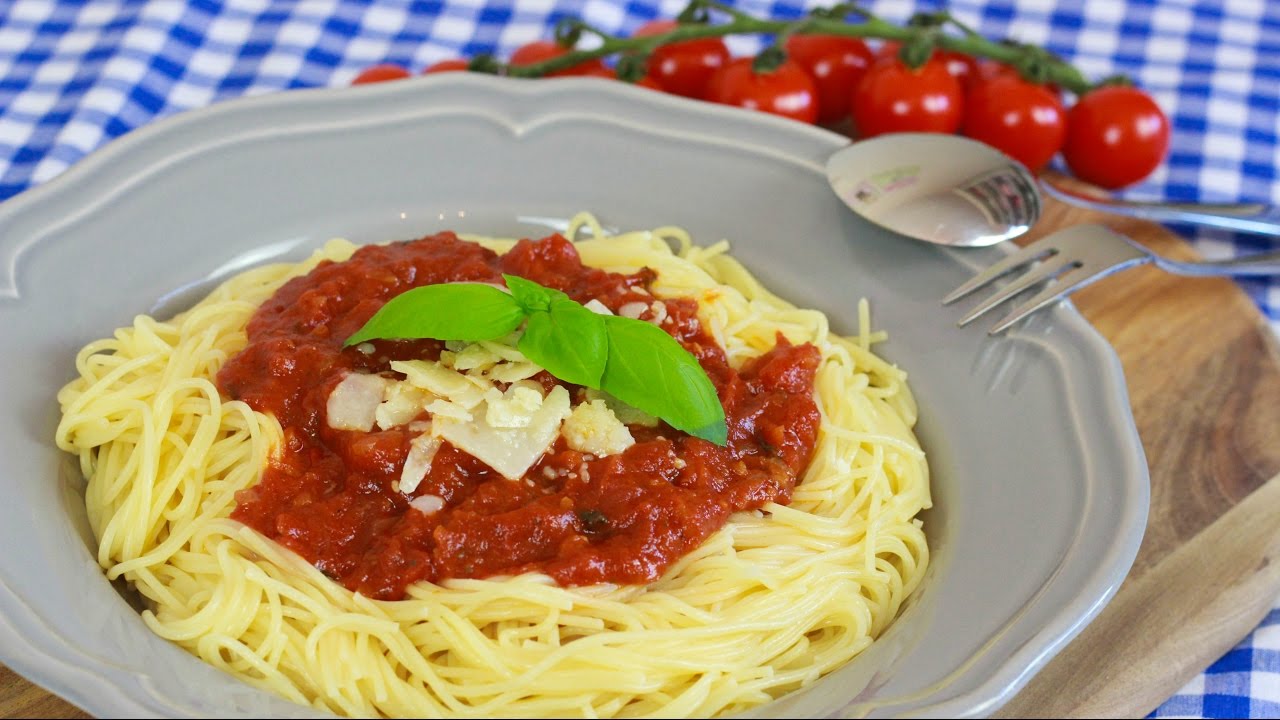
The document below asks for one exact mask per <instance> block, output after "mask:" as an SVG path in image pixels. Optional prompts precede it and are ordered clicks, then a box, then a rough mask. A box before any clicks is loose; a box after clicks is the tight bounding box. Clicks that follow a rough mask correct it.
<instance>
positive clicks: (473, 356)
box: [453, 343, 502, 371]
mask: <svg viewBox="0 0 1280 720" xmlns="http://www.w3.org/2000/svg"><path fill="white" fill-rule="evenodd" d="M501 359H502V358H501V357H499V356H498V354H497V353H495V352H493V351H491V350H489V349H488V348H486V347H485V346H484V345H483V344H481V343H476V344H474V345H468V346H466V347H465V348H463V349H462V351H461V352H459V353H458V356H457V357H455V358H454V360H453V369H455V370H481V371H484V370H488V369H489V368H491V367H493V366H494V365H497V364H498V361H499V360H501Z"/></svg>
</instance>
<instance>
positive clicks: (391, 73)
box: [351, 63, 411, 85]
mask: <svg viewBox="0 0 1280 720" xmlns="http://www.w3.org/2000/svg"><path fill="white" fill-rule="evenodd" d="M410 76H411V74H410V72H409V71H408V70H405V69H404V68H402V67H400V66H399V65H392V64H391V63H382V64H380V65H372V66H370V67H367V68H365V69H364V71H363V72H361V73H360V74H359V75H357V76H356V79H355V80H352V81H351V84H352V85H368V84H369V83H379V82H386V81H388V80H403V79H405V78H407V77H410Z"/></svg>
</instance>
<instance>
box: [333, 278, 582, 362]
mask: <svg viewBox="0 0 1280 720" xmlns="http://www.w3.org/2000/svg"><path fill="white" fill-rule="evenodd" d="M587 312H591V311H590V310H588V311H587ZM523 320H524V311H523V310H522V309H521V307H520V304H519V303H517V302H516V300H515V298H513V297H512V296H511V295H508V294H507V293H505V292H503V291H502V290H500V289H498V288H496V287H494V286H492V285H484V284H482V283H445V284H441V285H424V286H422V287H416V288H413V289H412V290H406V291H405V292H402V293H400V294H399V295H397V296H395V297H393V298H391V300H389V301H388V302H387V304H386V305H383V306H382V307H381V308H379V309H378V312H376V313H374V314H373V317H371V318H369V322H367V323H365V324H364V327H362V328H360V329H359V330H358V331H356V334H354V335H352V336H351V337H349V338H347V341H346V342H345V343H343V347H348V346H351V345H355V344H357V343H362V342H364V341H366V340H374V339H378V338H385V339H410V338H414V339H416V338H434V339H436V340H466V341H471V342H475V341H479V340H496V339H497V338H500V337H502V336H503V335H506V334H507V333H509V332H511V331H512V330H515V329H516V328H518V327H520V323H521V321H523Z"/></svg>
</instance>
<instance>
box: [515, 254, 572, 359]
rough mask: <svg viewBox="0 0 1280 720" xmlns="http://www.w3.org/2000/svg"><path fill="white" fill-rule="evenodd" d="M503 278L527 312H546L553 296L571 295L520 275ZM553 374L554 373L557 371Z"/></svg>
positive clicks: (566, 296) (564, 296)
mask: <svg viewBox="0 0 1280 720" xmlns="http://www.w3.org/2000/svg"><path fill="white" fill-rule="evenodd" d="M502 279H503V280H506V281H507V289H508V290H510V291H511V297H513V298H515V299H516V302H517V303H519V304H520V307H522V308H524V311H525V313H533V312H537V311H539V310H541V311H544V312H545V311H546V310H548V309H549V308H550V306H551V300H552V298H556V297H560V298H565V299H568V297H569V296H568V295H565V294H564V293H562V292H560V291H559V290H552V289H551V288H549V287H543V286H541V285H539V284H538V283H536V282H534V281H532V280H526V279H524V278H522V277H520V276H519V275H503V276H502ZM544 367H545V366H544ZM552 374H553V375H554V374H555V373H552ZM562 379H563V378H562Z"/></svg>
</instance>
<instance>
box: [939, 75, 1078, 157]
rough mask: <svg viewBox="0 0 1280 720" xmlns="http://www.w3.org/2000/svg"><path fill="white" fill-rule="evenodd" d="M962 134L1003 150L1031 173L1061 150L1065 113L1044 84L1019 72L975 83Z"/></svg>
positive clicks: (1065, 125) (965, 108) (1065, 127)
mask: <svg viewBox="0 0 1280 720" xmlns="http://www.w3.org/2000/svg"><path fill="white" fill-rule="evenodd" d="M964 134H965V135H968V136H969V137H971V138H973V139H975V140H981V141H982V142H984V143H986V144H988V145H990V146H992V147H994V148H996V149H998V150H1001V151H1003V152H1004V153H1005V154H1006V155H1009V156H1010V157H1012V158H1013V159H1015V160H1017V161H1018V162H1021V163H1022V164H1023V165H1026V166H1027V167H1028V168H1029V169H1030V170H1031V171H1032V172H1035V171H1036V170H1039V169H1040V168H1042V167H1044V166H1045V165H1046V164H1048V162H1049V161H1050V160H1052V159H1053V156H1054V155H1055V154H1056V153H1057V152H1058V149H1059V148H1061V147H1062V140H1063V138H1065V137H1066V135H1067V113H1066V110H1064V109H1063V108H1062V101H1061V100H1059V99H1058V96H1057V95H1056V94H1054V92H1053V91H1052V90H1049V89H1048V88H1046V87H1045V86H1043V85H1037V84H1035V83H1032V82H1027V81H1026V80H1023V79H1022V78H1021V77H1019V76H1018V75H1017V74H1016V73H1015V74H1013V75H1009V74H1004V75H997V76H996V77H993V78H989V79H986V80H980V81H977V82H975V83H974V85H973V88H972V89H971V90H970V91H969V95H968V97H966V98H965V101H964Z"/></svg>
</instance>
